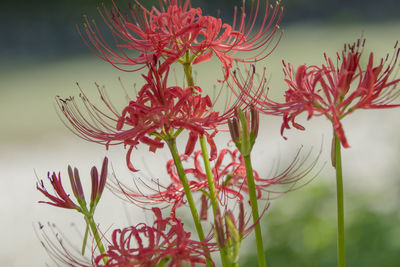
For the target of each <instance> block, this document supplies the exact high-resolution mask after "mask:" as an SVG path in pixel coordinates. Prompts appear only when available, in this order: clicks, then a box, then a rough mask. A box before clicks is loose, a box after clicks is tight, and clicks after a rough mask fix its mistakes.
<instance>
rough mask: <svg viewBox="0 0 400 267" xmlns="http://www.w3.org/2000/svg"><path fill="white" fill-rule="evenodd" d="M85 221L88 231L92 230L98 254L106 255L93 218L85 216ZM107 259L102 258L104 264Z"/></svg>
mask: <svg viewBox="0 0 400 267" xmlns="http://www.w3.org/2000/svg"><path fill="white" fill-rule="evenodd" d="M85 220H86V222H87V224H88V225H89V226H90V229H91V230H92V233H93V236H94V240H96V244H97V247H98V249H99V251H100V254H106V250H105V249H104V246H103V243H102V242H101V238H100V235H99V232H98V231H97V226H96V223H95V222H94V220H93V216H85ZM107 261H108V259H107V258H106V257H104V258H103V262H104V264H106V263H107Z"/></svg>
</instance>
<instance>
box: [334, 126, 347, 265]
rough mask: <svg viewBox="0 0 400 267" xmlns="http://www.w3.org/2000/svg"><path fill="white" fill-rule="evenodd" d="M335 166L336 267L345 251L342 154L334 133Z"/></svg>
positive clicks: (343, 262) (342, 258)
mask: <svg viewBox="0 0 400 267" xmlns="http://www.w3.org/2000/svg"><path fill="white" fill-rule="evenodd" d="M334 138H335V168H336V195H337V223H338V236H337V246H338V251H337V258H338V267H345V266H346V263H345V262H346V261H345V251H344V200H343V175H342V156H341V152H340V149H341V144H340V140H339V138H338V137H337V135H336V133H335V136H334Z"/></svg>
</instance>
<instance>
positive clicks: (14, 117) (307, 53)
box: [0, 0, 400, 267]
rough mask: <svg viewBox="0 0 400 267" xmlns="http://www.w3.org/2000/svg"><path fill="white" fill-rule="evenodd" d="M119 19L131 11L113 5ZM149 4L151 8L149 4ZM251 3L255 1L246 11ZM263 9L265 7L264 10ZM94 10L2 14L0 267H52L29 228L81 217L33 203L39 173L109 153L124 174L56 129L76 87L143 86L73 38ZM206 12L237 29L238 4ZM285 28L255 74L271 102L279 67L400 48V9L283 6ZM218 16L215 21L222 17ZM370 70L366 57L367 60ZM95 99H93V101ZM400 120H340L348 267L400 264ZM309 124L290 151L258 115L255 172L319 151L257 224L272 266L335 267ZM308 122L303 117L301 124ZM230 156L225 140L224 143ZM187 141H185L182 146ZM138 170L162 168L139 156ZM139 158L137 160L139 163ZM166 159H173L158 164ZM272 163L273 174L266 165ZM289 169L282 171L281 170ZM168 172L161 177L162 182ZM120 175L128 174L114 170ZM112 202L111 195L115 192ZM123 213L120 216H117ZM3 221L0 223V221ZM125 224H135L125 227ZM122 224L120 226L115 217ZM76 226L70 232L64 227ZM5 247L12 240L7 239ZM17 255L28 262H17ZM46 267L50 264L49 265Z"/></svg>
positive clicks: (316, 124)
mask: <svg viewBox="0 0 400 267" xmlns="http://www.w3.org/2000/svg"><path fill="white" fill-rule="evenodd" d="M116 2H117V3H118V5H119V6H120V7H121V9H123V7H125V6H126V4H127V3H128V2H129V1H126V0H123V1H122V0H121V1H116ZM145 2H146V3H145V5H147V6H150V5H151V4H152V3H153V2H156V1H145ZM248 2H250V1H248ZM261 2H264V1H261ZM99 3H100V2H99V1H91V0H79V1H78V0H69V1H67V0H58V1H54V0H53V1H44V0H38V1H11V0H5V1H4V0H3V1H2V5H1V9H0V34H1V39H0V40H1V41H0V109H1V110H0V111H1V112H0V121H1V123H0V127H1V128H0V130H1V131H0V135H1V138H0V146H1V149H0V170H1V172H0V178H1V179H0V185H1V186H0V196H1V203H2V204H1V206H0V209H1V210H0V212H1V214H5V216H3V219H2V222H1V226H2V227H1V229H0V236H1V237H2V240H3V242H2V247H1V249H0V258H1V259H2V265H3V264H4V266H43V265H44V264H43V263H44V262H46V261H48V258H47V255H46V253H45V252H44V250H43V249H42V248H41V247H40V245H39V241H38V239H37V237H36V236H35V234H34V233H33V230H32V222H36V221H39V220H40V221H42V222H45V221H48V220H49V221H56V222H58V223H59V224H61V225H63V224H64V226H65V227H66V228H67V229H69V228H71V227H70V225H69V222H70V221H73V222H76V223H79V222H80V220H81V218H80V217H79V216H77V217H71V214H70V213H66V212H65V211H58V210H56V209H52V208H51V207H44V206H43V205H39V204H37V201H38V200H39V199H42V197H41V196H40V195H39V194H38V193H37V192H36V191H35V181H36V180H35V179H36V178H35V173H36V174H37V176H38V177H40V178H41V179H44V178H45V177H46V173H47V171H48V170H56V171H58V170H60V171H65V167H66V165H67V164H72V165H74V166H78V167H80V168H82V169H83V170H82V172H83V173H85V171H86V173H88V171H89V167H90V166H92V165H93V164H97V165H98V164H99V163H100V162H101V159H102V157H103V156H104V155H105V154H107V155H108V156H109V157H110V158H111V159H112V161H113V164H114V168H115V169H116V170H123V169H125V165H124V162H123V156H121V155H124V153H125V151H124V150H123V149H122V148H121V149H117V148H113V149H111V150H110V151H106V150H105V149H104V147H101V146H97V145H95V144H90V143H86V142H85V141H83V140H80V139H78V138H77V137H75V136H74V135H73V134H71V133H70V132H69V131H68V130H67V129H66V128H65V126H64V125H63V124H62V123H61V122H60V120H59V118H58V117H57V114H56V111H55V110H56V109H55V107H54V96H56V95H62V96H65V97H67V96H69V95H77V94H78V90H77V88H76V86H75V82H79V84H80V85H81V87H82V88H83V89H84V90H85V93H87V94H88V95H89V96H93V97H95V96H96V91H95V86H94V82H98V83H99V84H102V85H105V86H106V88H108V91H109V92H110V93H111V94H114V93H115V95H117V96H116V98H118V96H120V95H122V94H123V93H122V91H121V89H120V85H119V82H118V79H117V78H118V77H121V79H122V81H123V82H124V84H125V85H126V86H127V88H128V89H132V88H134V87H135V84H136V86H140V84H141V78H140V73H122V72H119V71H117V70H115V69H114V68H113V67H112V66H111V65H109V64H107V63H105V62H102V61H101V60H100V59H98V58H97V57H96V56H95V55H93V54H92V53H91V52H90V50H89V49H88V48H87V47H85V45H84V44H83V42H82V40H81V39H80V37H79V35H78V34H77V31H76V24H78V25H79V24H80V23H81V22H82V14H88V15H89V16H90V17H92V18H94V19H96V21H97V22H99V25H101V27H103V29H104V31H103V32H107V29H106V27H105V25H104V24H102V23H101V18H100V17H99V15H98V14H97V10H96V7H97V6H98V5H99ZM192 3H193V6H200V7H202V8H203V9H204V13H206V14H211V15H216V14H218V13H219V12H220V13H221V17H222V18H223V19H224V21H227V22H230V21H231V20H232V11H233V7H234V5H235V4H236V5H240V4H241V1H232V0H224V1H222V0H219V1H201V0H193V1H192ZM282 5H283V6H284V7H285V12H284V16H283V19H282V24H281V28H283V29H284V30H285V33H284V35H283V37H282V40H281V42H280V44H279V46H278V47H277V49H276V50H275V52H274V53H273V54H272V55H271V56H270V57H268V58H267V59H266V60H265V61H263V62H261V63H258V64H257V68H259V69H262V68H263V67H264V66H265V67H266V68H267V75H268V78H269V80H270V81H269V87H270V88H271V96H273V97H277V98H279V97H281V95H282V92H283V90H284V89H285V85H284V82H283V79H282V78H283V74H282V71H281V68H282V65H281V60H282V59H284V60H285V61H288V62H292V63H293V64H294V65H295V66H297V65H300V64H304V63H307V64H320V63H321V62H322V61H323V53H324V52H326V53H327V54H328V55H330V56H332V57H334V56H335V53H336V52H338V51H340V49H341V48H342V47H343V44H344V43H347V42H354V41H355V40H356V39H357V38H360V37H361V36H363V37H365V38H366V39H367V42H366V47H365V55H367V54H368V53H369V52H370V51H373V52H374V53H375V55H376V56H377V57H383V56H385V55H386V53H389V54H391V53H392V52H393V46H394V43H395V42H396V40H398V39H400V15H399V10H400V1H395V0H382V1H374V0H371V1H361V0H353V1H344V0H340V1H330V0H324V1H318V0H287V1H283V2H282ZM218 10H219V11H218ZM363 60H365V59H363ZM195 71H196V72H197V73H198V75H197V80H198V83H199V84H200V85H201V86H203V88H212V87H213V85H214V84H215V83H216V82H215V80H216V79H217V78H221V76H222V70H220V65H219V64H218V63H217V62H216V61H212V62H209V63H206V64H204V65H199V67H198V68H197V67H196V69H195ZM95 99H96V98H95ZM398 112H399V111H398V110H385V111H365V112H362V111H361V112H357V113H355V114H353V115H352V116H351V117H349V118H346V120H344V126H345V129H346V134H347V135H348V139H349V142H350V145H351V148H350V149H347V150H345V151H343V157H344V176H345V196H346V202H345V205H346V207H345V208H346V217H345V218H346V252H347V260H348V266H351V267H358V266H363V267H369V266H370V267H375V266H379V267H398V266H400V213H399V210H400V204H399V201H400V199H399V195H400V189H399V188H400V182H399V181H400V180H399V173H400V168H399V164H398V161H399V160H398V159H399V156H400V155H399V144H400V142H399V130H400V125H399V120H398ZM303 118H304V119H303V120H302V122H304V124H303V125H304V126H305V127H306V128H307V130H306V131H305V132H298V131H296V130H290V131H288V132H287V134H286V135H287V137H288V140H287V141H284V140H283V139H282V138H281V136H280V134H279V128H280V123H281V119H279V118H271V117H265V116H264V117H262V129H261V130H260V135H259V136H260V137H259V140H258V143H257V147H256V152H255V153H257V156H255V157H254V161H255V168H256V169H257V170H258V171H259V172H260V174H261V175H263V174H265V175H266V174H267V173H268V171H269V169H268V168H271V167H272V166H274V164H273V162H274V160H276V159H277V158H280V159H282V161H283V163H284V162H285V161H290V159H291V158H292V157H293V155H294V154H295V153H296V150H297V149H298V147H299V146H300V144H303V145H304V147H305V148H306V149H308V148H311V147H313V148H314V152H315V154H317V152H318V150H319V149H320V147H322V148H321V149H322V156H321V158H320V162H321V164H320V166H319V167H321V166H322V165H324V162H326V164H325V166H324V167H323V169H322V171H321V173H320V175H319V176H318V177H317V178H315V179H314V180H313V181H312V182H311V183H310V184H309V185H307V186H306V187H304V188H302V189H299V190H297V191H295V192H291V193H290V194H287V195H285V196H282V197H281V198H279V199H276V200H274V201H272V203H271V207H270V208H269V210H268V212H267V213H266V215H265V216H264V218H263V220H262V224H263V228H264V230H263V231H264V233H265V235H264V236H265V240H264V241H265V244H266V247H267V254H266V255H267V259H268V264H269V266H279V267H286V266H288V267H292V266H293V267H298V266H299V267H314V266H315V267H325V266H335V265H336V217H335V209H336V204H335V203H336V202H335V191H334V189H335V182H334V178H333V175H334V173H333V170H332V168H331V167H330V164H329V149H330V138H331V130H330V124H329V123H328V122H327V121H325V120H324V119H321V120H319V119H313V120H312V121H310V122H306V119H305V117H303ZM300 120H301V119H300ZM218 138H220V139H218V142H219V144H220V146H223V145H224V144H225V143H226V142H227V140H228V138H229V137H228V135H224V134H222V136H221V137H218ZM184 141H185V140H183V142H184ZM137 153H138V154H139V155H138V156H137V158H135V159H137V160H138V161H144V162H145V163H146V164H151V163H148V161H151V160H153V159H155V158H156V157H155V156H154V155H152V154H146V153H145V152H143V154H141V153H142V151H139V152H137ZM135 157H136V154H135ZM162 158H163V160H167V159H168V156H167V155H164V156H162ZM266 163H268V164H266ZM283 163H282V166H284V164H283ZM163 171H164V169H162V168H161V170H160V171H159V172H160V173H161V174H160V176H161V175H162V173H163ZM118 174H121V175H122V176H124V175H125V176H128V177H131V176H129V175H130V174H129V173H128V172H124V171H118ZM108 193H109V192H108ZM104 198H105V200H104V201H103V203H102V205H103V206H102V207H99V209H102V210H104V211H103V212H101V211H99V214H98V221H101V222H102V223H103V225H105V227H109V226H111V225H112V226H116V225H126V223H127V222H128V223H138V222H140V221H141V220H142V219H143V218H145V215H143V214H142V210H141V209H136V210H133V211H129V214H130V216H125V213H126V210H125V209H126V207H125V206H123V205H121V204H120V201H119V200H115V199H114V198H113V196H112V195H111V194H108V195H105V196H104ZM121 214H124V215H122V216H121ZM4 217H5V219H4ZM129 217H133V218H135V220H138V221H130V220H129V219H127V218H129ZM116 218H117V219H116ZM68 227H69V228H68ZM4 240H6V241H4ZM253 245H254V241H253V239H252V237H251V236H249V237H248V239H246V241H245V243H244V244H243V246H242V247H243V253H242V256H241V263H242V266H256V262H255V261H254V260H255V258H256V257H255V254H254V246H253ZM21 253H22V254H23V255H24V257H21ZM50 266H53V265H52V264H51V263H50Z"/></svg>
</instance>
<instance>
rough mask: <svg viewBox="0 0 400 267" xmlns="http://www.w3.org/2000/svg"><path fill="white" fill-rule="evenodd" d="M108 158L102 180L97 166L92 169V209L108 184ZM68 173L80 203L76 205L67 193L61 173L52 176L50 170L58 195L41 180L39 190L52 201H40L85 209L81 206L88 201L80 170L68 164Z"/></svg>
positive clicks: (63, 206)
mask: <svg viewBox="0 0 400 267" xmlns="http://www.w3.org/2000/svg"><path fill="white" fill-rule="evenodd" d="M107 166H108V158H107V157H105V158H104V160H103V165H102V169H101V174H100V180H99V175H98V171H97V168H96V167H93V168H92V170H91V179H92V192H91V198H90V199H91V201H90V206H91V210H92V209H94V208H95V207H96V205H97V203H98V202H99V200H100V197H101V195H102V193H103V190H104V187H105V184H106V179H107V169H108V167H107ZM68 175H69V179H70V182H71V188H72V192H73V193H74V196H75V198H76V200H77V201H78V204H79V206H78V205H76V204H75V203H74V202H73V201H72V200H71V198H70V195H69V194H67V193H66V192H65V190H64V187H63V185H62V182H61V175H60V173H58V175H57V174H56V173H55V172H53V174H52V175H51V176H50V172H49V173H48V174H47V176H48V178H49V180H50V182H51V185H52V186H53V188H54V191H55V193H56V195H52V194H50V193H49V192H48V191H47V190H46V188H45V186H44V183H43V180H41V181H40V183H37V184H36V188H37V190H39V191H40V192H41V193H42V194H43V195H45V196H46V197H47V198H48V199H49V200H50V201H51V202H48V201H39V203H46V204H49V205H53V206H56V207H60V208H66V209H76V210H78V211H81V212H82V211H83V210H82V209H81V207H82V208H83V207H85V208H86V201H85V195H84V193H83V188H82V184H81V179H80V177H79V171H78V169H77V168H74V170H72V168H71V166H68Z"/></svg>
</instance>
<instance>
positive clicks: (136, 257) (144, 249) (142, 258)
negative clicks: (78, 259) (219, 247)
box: [94, 208, 215, 267]
mask: <svg viewBox="0 0 400 267" xmlns="http://www.w3.org/2000/svg"><path fill="white" fill-rule="evenodd" d="M153 212H154V215H155V216H156V218H155V220H154V222H153V225H152V226H149V225H146V224H144V223H140V224H137V225H136V226H131V227H128V228H124V229H117V230H114V231H113V234H112V243H111V244H110V245H109V246H108V250H107V253H105V254H103V255H100V256H98V257H96V259H95V260H94V261H95V264H96V266H109V267H111V266H115V267H122V266H130V267H131V266H142V267H152V266H159V265H158V264H160V262H162V261H165V264H168V265H166V266H170V267H172V266H177V267H179V266H183V264H185V263H188V264H190V266H195V264H199V263H200V264H205V263H206V260H205V259H206V253H205V250H204V248H205V247H206V248H207V249H208V250H209V251H213V250H215V243H210V242H208V240H203V241H202V242H199V241H195V240H192V239H190V236H191V233H189V232H186V231H185V229H184V228H183V223H182V222H181V220H180V219H177V218H175V217H168V218H165V219H164V218H162V214H161V210H160V209H158V208H153ZM206 251H207V250H206ZM104 258H106V259H107V263H106V264H103V263H102V260H103V259H104Z"/></svg>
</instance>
